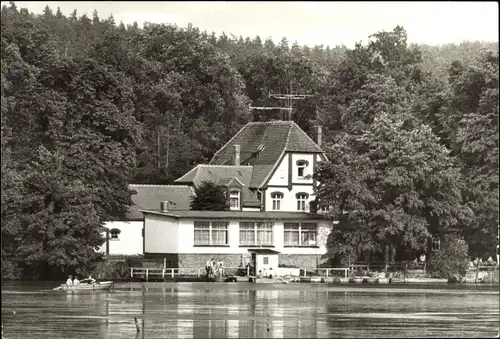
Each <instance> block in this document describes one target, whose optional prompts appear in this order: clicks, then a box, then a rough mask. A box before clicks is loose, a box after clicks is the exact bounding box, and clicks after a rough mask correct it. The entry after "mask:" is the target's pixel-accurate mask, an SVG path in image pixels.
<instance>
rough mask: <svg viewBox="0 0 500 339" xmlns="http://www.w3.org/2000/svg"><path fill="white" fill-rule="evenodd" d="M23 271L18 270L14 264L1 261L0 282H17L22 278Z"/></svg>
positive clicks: (8, 261)
mask: <svg viewBox="0 0 500 339" xmlns="http://www.w3.org/2000/svg"><path fill="white" fill-rule="evenodd" d="M22 273H23V270H22V269H21V268H19V266H18V265H17V263H16V262H14V261H11V260H4V259H2V281H3V280H19V279H21V277H22Z"/></svg>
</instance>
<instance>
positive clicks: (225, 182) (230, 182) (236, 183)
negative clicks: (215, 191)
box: [217, 177, 245, 187]
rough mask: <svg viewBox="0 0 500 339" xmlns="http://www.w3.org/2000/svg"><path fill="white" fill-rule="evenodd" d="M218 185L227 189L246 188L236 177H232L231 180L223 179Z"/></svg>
mask: <svg viewBox="0 0 500 339" xmlns="http://www.w3.org/2000/svg"><path fill="white" fill-rule="evenodd" d="M217 185H219V186H226V187H229V186H239V187H243V186H245V184H244V183H242V182H241V181H240V179H238V178H236V177H231V178H221V179H219V181H218V182H217Z"/></svg>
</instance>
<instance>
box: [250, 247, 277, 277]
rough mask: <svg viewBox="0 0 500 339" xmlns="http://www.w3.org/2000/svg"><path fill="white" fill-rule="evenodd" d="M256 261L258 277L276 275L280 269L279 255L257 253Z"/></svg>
mask: <svg viewBox="0 0 500 339" xmlns="http://www.w3.org/2000/svg"><path fill="white" fill-rule="evenodd" d="M256 259H257V260H256V263H257V265H256V267H255V268H256V275H259V274H262V276H264V277H268V276H270V275H272V276H274V275H276V271H277V268H278V254H274V253H265V254H264V253H262V254H261V253H257V256H256Z"/></svg>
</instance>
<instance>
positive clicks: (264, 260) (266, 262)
mask: <svg viewBox="0 0 500 339" xmlns="http://www.w3.org/2000/svg"><path fill="white" fill-rule="evenodd" d="M262 263H263V264H264V265H269V257H262Z"/></svg>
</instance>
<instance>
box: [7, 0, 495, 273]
mask: <svg viewBox="0 0 500 339" xmlns="http://www.w3.org/2000/svg"><path fill="white" fill-rule="evenodd" d="M1 15H2V19H1V38H2V46H1V48H2V54H1V74H2V92H1V111H2V115H1V119H2V123H1V152H2V153H1V156H2V161H1V166H2V170H1V176H2V190H1V193H2V200H1V222H2V226H1V236H2V278H3V277H10V278H12V277H19V276H21V274H22V272H23V271H24V272H25V274H26V276H28V275H30V276H37V277H42V276H44V275H45V276H51V275H54V274H58V272H59V273H61V272H65V271H71V270H74V269H75V268H76V269H77V270H85V268H87V267H89V265H91V264H92V263H93V262H95V261H96V260H99V258H100V255H99V254H98V253H96V249H97V248H98V247H99V246H100V245H101V244H102V243H103V242H104V238H103V237H102V235H101V232H102V231H103V224H104V222H105V221H112V220H121V219H123V217H124V215H125V212H126V210H127V206H129V205H130V204H131V194H132V193H133V192H131V191H130V190H129V189H128V185H129V184H131V183H135V184H140V183H146V184H172V183H173V181H174V180H175V179H177V178H178V177H180V176H181V175H182V174H184V173H185V172H187V171H188V170H190V169H191V168H192V167H193V166H195V165H197V164H200V163H206V162H208V161H209V160H210V158H211V156H212V155H213V153H214V152H215V151H216V150H218V149H219V148H220V147H221V146H222V145H224V144H225V143H226V142H227V141H228V140H229V139H230V138H231V137H232V136H233V135H234V134H235V133H236V132H237V131H238V130H239V129H240V128H241V127H242V126H243V125H244V124H246V123H247V122H249V121H252V120H253V121H256V120H269V119H280V118H281V117H280V112H279V111H276V112H275V111H265V112H266V113H265V114H264V113H262V112H260V111H252V110H251V109H250V105H252V106H281V105H283V103H282V102H279V101H277V100H276V99H273V98H272V97H270V96H269V93H292V92H293V93H299V94H308V95H310V97H308V98H307V99H306V100H302V101H298V102H295V103H294V110H293V114H292V120H294V121H295V122H296V123H297V124H298V125H299V126H300V127H301V128H302V129H303V130H304V131H306V133H308V134H309V135H310V136H311V137H314V134H313V133H314V126H315V125H321V126H323V149H324V150H325V151H326V153H327V156H328V158H329V159H330V161H328V162H327V163H325V164H323V166H322V167H321V168H320V170H319V171H318V172H317V173H315V175H316V176H317V178H318V180H319V182H321V183H322V184H321V185H320V186H319V187H318V190H317V200H318V202H319V203H320V204H322V205H324V206H330V207H331V209H330V212H329V213H330V215H331V216H332V217H333V218H344V219H346V220H349V221H350V222H353V223H356V224H358V225H359V226H360V227H357V228H355V229H348V230H343V231H338V232H337V233H335V234H333V235H332V237H331V241H332V242H335V243H336V244H338V243H341V244H343V246H333V245H332V246H331V247H332V248H335V249H334V251H333V253H332V255H341V254H346V253H348V252H349V253H351V252H353V251H354V252H357V253H360V252H363V251H380V250H381V249H382V248H383V246H385V245H387V244H390V245H398V246H400V245H403V246H408V247H409V248H419V247H421V246H422V243H423V240H424V239H426V238H428V237H429V236H430V235H431V234H442V233H443V232H446V231H448V230H459V232H460V234H462V235H463V236H464V237H465V239H466V240H467V243H468V244H469V252H470V255H471V256H476V255H493V252H494V251H495V246H496V243H497V237H496V234H497V226H498V223H499V218H498V174H499V173H498V146H499V144H498V99H499V97H498V68H499V64H498V63H499V60H498V42H474V41H473V42H463V43H461V44H447V45H441V46H429V45H415V44H410V43H408V41H407V40H408V36H407V32H406V31H405V29H404V28H403V27H401V26H397V27H395V28H394V29H393V30H392V31H383V32H374V34H373V35H372V36H370V42H369V43H368V44H361V43H358V44H356V45H355V47H354V48H346V47H345V46H335V47H331V46H326V47H325V46H300V45H298V44H297V43H290V42H289V41H287V39H286V38H283V39H282V40H281V41H280V42H279V43H275V42H273V40H271V39H267V38H261V37H258V36H256V37H236V36H233V35H231V34H228V35H227V34H222V35H220V36H217V35H216V34H215V33H209V32H204V31H201V30H199V29H197V28H196V27H193V26H192V25H189V26H187V27H184V28H181V27H177V26H175V25H167V24H145V25H144V27H139V26H138V25H137V24H136V23H134V24H131V25H124V24H123V23H116V22H115V21H114V19H113V17H112V16H111V17H108V18H101V17H99V15H98V13H97V12H94V13H93V16H92V17H91V18H90V17H88V16H86V15H79V14H78V13H77V11H76V10H75V11H74V12H73V13H72V14H71V15H70V16H69V17H67V16H65V15H63V14H62V13H61V11H60V10H59V8H57V9H51V8H49V7H46V8H45V10H44V12H43V13H42V14H39V15H35V14H33V13H29V12H28V11H27V10H26V9H23V8H17V7H16V5H15V3H13V2H11V3H10V4H9V5H4V6H3V7H2V12H1ZM359 38H360V40H361V39H364V38H366V37H359ZM489 253H491V254H489Z"/></svg>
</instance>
